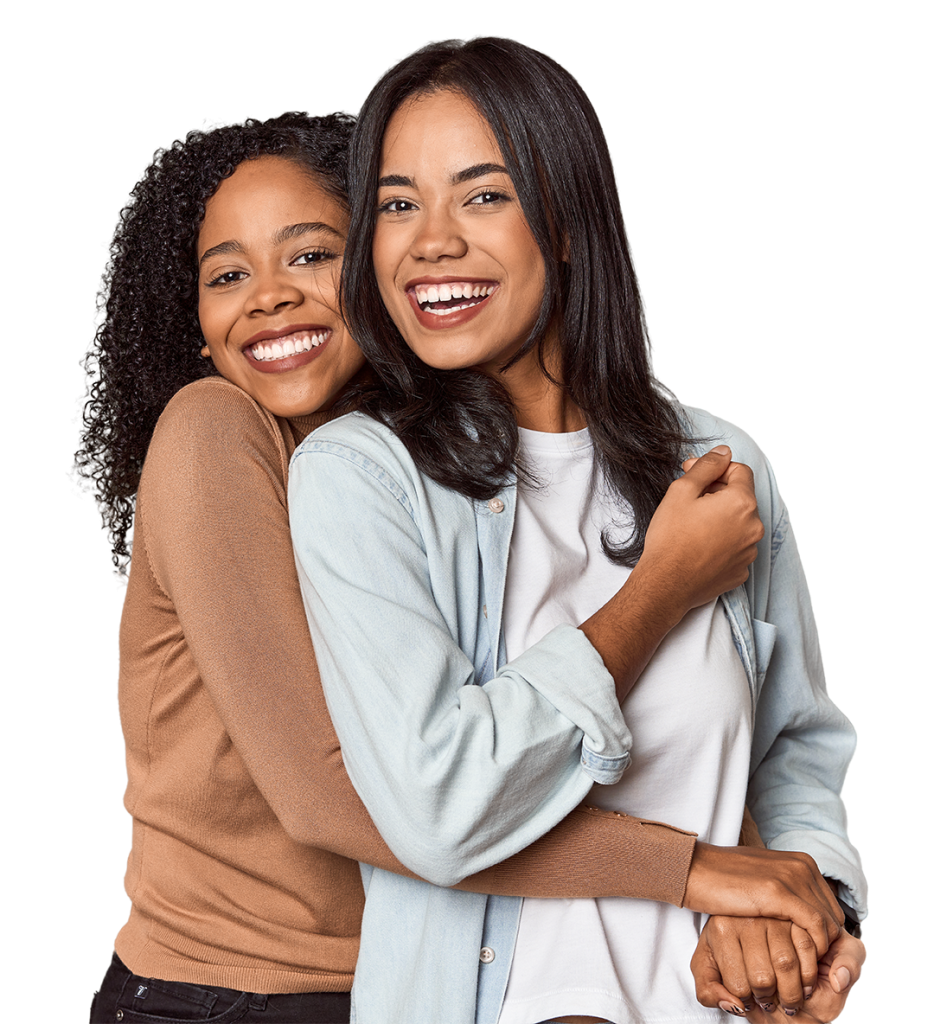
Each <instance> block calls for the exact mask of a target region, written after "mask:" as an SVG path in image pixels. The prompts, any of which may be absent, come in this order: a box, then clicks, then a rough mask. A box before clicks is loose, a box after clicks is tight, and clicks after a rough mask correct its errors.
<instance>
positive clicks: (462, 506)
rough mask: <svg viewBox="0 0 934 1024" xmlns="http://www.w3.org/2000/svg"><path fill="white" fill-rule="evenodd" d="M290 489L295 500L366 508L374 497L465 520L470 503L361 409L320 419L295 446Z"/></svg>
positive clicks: (408, 508) (415, 512)
mask: <svg viewBox="0 0 934 1024" xmlns="http://www.w3.org/2000/svg"><path fill="white" fill-rule="evenodd" d="M289 489H290V493H292V494H293V495H294V496H296V498H297V500H298V501H299V502H305V501H307V500H308V498H307V496H308V495H309V494H311V493H313V492H314V493H316V494H317V495H318V496H319V499H320V500H321V501H324V500H325V498H324V495H325V494H327V495H329V496H331V497H332V498H333V499H334V500H339V501H341V502H343V503H345V504H347V505H348V507H351V506H353V505H354V504H355V503H361V504H364V505H366V506H367V507H372V505H371V504H370V503H371V502H372V501H374V500H376V499H377V497H380V498H384V499H387V500H389V501H390V502H391V503H396V502H398V504H399V505H401V506H402V507H403V508H404V509H405V510H406V512H407V513H408V514H409V515H412V516H414V517H415V518H418V517H419V516H420V515H421V514H422V512H424V513H425V514H429V515H431V516H434V517H440V518H447V519H448V520H450V521H455V520H456V521H458V522H461V521H464V522H467V521H469V520H470V519H471V517H472V509H473V504H472V502H471V501H470V499H469V498H465V497H464V496H463V495H462V494H459V493H458V492H457V491H454V490H451V489H450V488H447V487H444V486H443V485H442V484H439V483H437V482H436V481H435V480H432V479H431V478H430V477H429V476H426V475H425V474H424V473H422V472H421V470H420V469H419V468H418V466H417V465H416V464H415V460H414V459H413V458H412V456H411V455H410V454H409V452H408V450H407V449H406V447H405V445H404V444H403V443H402V441H400V440H399V438H398V437H397V436H396V435H395V433H394V432H393V431H392V430H391V428H389V427H387V426H386V425H385V424H383V423H380V422H378V421H377V420H374V419H373V418H372V417H370V416H367V415H366V414H365V413H361V412H352V413H348V414H347V415H345V416H340V417H338V418H337V419H334V420H331V421H330V422H329V423H325V424H324V425H323V426H321V427H318V429H317V430H315V431H313V432H312V433H311V434H309V435H308V437H306V438H305V440H304V441H302V443H301V444H300V445H299V446H298V447H297V448H296V449H295V454H294V455H293V456H292V462H291V467H290V470H289Z"/></svg>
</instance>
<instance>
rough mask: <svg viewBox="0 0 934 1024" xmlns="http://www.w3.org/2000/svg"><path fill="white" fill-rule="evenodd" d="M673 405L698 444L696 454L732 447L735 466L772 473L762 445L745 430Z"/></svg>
mask: <svg viewBox="0 0 934 1024" xmlns="http://www.w3.org/2000/svg"><path fill="white" fill-rule="evenodd" d="M671 404H672V407H673V408H674V410H675V414H676V415H677V417H678V421H679V422H680V423H681V426H682V427H683V429H684V431H685V432H686V433H687V435H688V436H689V437H691V438H694V440H695V442H696V450H695V454H697V455H700V454H703V452H707V451H709V450H710V449H711V447H713V446H714V445H715V444H729V446H730V450H731V451H732V454H733V462H742V463H746V465H747V466H750V467H752V469H753V471H754V472H756V471H757V470H765V471H766V472H768V473H771V470H770V468H769V465H768V460H767V459H766V456H765V452H764V451H763V447H762V445H761V443H760V442H759V441H758V440H757V439H756V437H755V436H754V435H753V434H751V433H750V432H749V431H748V430H746V429H745V428H744V427H740V426H739V425H738V424H736V423H733V422H732V421H731V420H727V419H725V418H724V417H722V416H718V415H717V414H716V413H712V412H711V411H710V410H709V409H700V408H699V407H697V406H686V404H684V403H683V402H680V401H673V402H672V403H671Z"/></svg>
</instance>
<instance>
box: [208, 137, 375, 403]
mask: <svg viewBox="0 0 934 1024" xmlns="http://www.w3.org/2000/svg"><path fill="white" fill-rule="evenodd" d="M346 230H347V213H346V211H345V210H344V209H343V207H342V206H341V204H340V203H339V202H338V201H337V200H336V199H334V198H333V197H332V196H330V195H329V194H328V193H327V192H325V191H324V190H323V189H322V188H321V187H320V186H319V185H318V184H316V182H315V180H314V178H313V176H312V175H311V173H310V172H309V171H307V170H305V169H304V168H302V167H300V166H299V165H298V164H297V163H294V162H293V161H291V160H288V159H285V158H283V157H275V156H264V157H259V158H257V159H255V160H247V161H245V162H244V163H242V164H240V166H239V167H238V168H237V169H236V170H235V171H234V173H233V174H232V175H231V176H230V177H229V178H226V179H225V180H224V181H223V182H221V185H220V187H219V188H218V189H217V191H216V192H215V193H214V195H213V196H212V197H211V198H210V199H209V200H208V202H207V204H206V207H205V213H204V222H203V223H202V225H201V230H200V232H199V234H198V260H199V281H198V290H199V294H198V316H199V319H200V321H201V330H202V333H203V334H204V339H205V347H204V350H203V351H204V354H205V355H208V354H209V355H210V357H211V359H212V360H213V362H214V365H215V367H216V368H217V370H218V372H219V373H220V374H221V375H222V376H224V377H226V378H227V379H228V380H230V381H232V382H233V383H234V384H237V385H238V386H239V387H241V388H243V390H244V391H246V392H247V394H249V395H250V396H251V397H252V398H254V399H256V401H257V402H259V404H260V405H262V406H264V407H265V408H266V409H268V410H269V411H270V412H272V413H273V414H275V415H276V416H301V415H306V414H308V413H311V412H316V411H318V410H322V409H327V408H328V407H329V406H331V405H332V404H333V403H334V401H335V399H336V398H337V397H338V396H339V395H340V393H341V392H342V391H343V389H344V387H345V386H346V385H347V383H348V381H349V380H350V379H351V377H353V376H354V374H356V373H357V372H358V371H359V370H360V369H361V367H362V366H363V363H364V359H363V355H362V354H361V352H360V350H359V349H358V348H357V345H356V343H355V342H354V341H353V339H352V338H351V337H350V335H349V334H348V332H347V328H346V327H345V326H344V322H343V320H342V319H341V316H340V311H339V307H338V301H337V291H338V284H339V278H340V263H341V258H342V256H343V252H344V241H345V234H346Z"/></svg>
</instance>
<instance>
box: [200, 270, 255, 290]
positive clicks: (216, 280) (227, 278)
mask: <svg viewBox="0 0 934 1024" xmlns="http://www.w3.org/2000/svg"><path fill="white" fill-rule="evenodd" d="M246 276H247V275H246V272H245V271H243V270H225V271H224V272H223V273H222V274H218V275H217V276H216V277H212V278H211V280H210V281H208V282H206V284H205V287H206V288H218V287H220V286H222V285H225V284H236V283H237V282H238V281H242V280H244V279H245V278H246Z"/></svg>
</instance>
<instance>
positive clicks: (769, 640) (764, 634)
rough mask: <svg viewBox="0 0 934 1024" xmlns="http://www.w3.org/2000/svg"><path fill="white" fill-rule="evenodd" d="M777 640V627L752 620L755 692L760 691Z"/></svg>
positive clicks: (758, 620)
mask: <svg viewBox="0 0 934 1024" xmlns="http://www.w3.org/2000/svg"><path fill="white" fill-rule="evenodd" d="M777 638H778V627H777V626H774V625H773V624H772V623H771V622H765V621H763V620H762V619H753V620H752V639H753V643H754V644H755V645H756V692H757V693H758V692H759V691H760V690H761V689H762V684H763V682H764V681H765V673H766V672H767V671H768V668H769V662H770V661H771V660H772V651H773V650H774V649H775V641H776V639H777Z"/></svg>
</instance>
